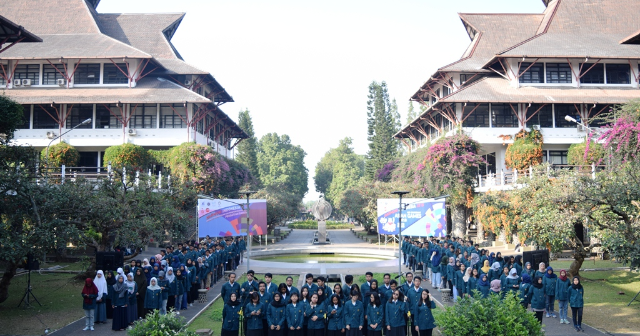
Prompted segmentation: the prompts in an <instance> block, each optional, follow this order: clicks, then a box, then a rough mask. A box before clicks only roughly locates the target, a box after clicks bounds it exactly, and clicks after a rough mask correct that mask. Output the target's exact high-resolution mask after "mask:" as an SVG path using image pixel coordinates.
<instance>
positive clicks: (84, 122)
mask: <svg viewBox="0 0 640 336" xmlns="http://www.w3.org/2000/svg"><path fill="white" fill-rule="evenodd" d="M90 122H91V118H89V119H87V120H85V121H83V122H81V123H79V124H77V125H75V126H73V127H72V128H71V129H70V130H68V131H66V132H64V133H62V134H60V135H58V136H57V137H55V138H53V139H51V141H49V144H48V145H47V151H46V155H45V157H46V158H47V165H48V164H49V147H50V146H51V144H52V143H53V142H54V141H56V140H57V139H60V138H61V137H62V136H63V135H65V134H67V133H69V132H71V131H73V130H74V129H76V128H78V127H80V126H84V125H86V124H88V123H90Z"/></svg>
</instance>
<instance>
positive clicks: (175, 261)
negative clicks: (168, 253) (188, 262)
mask: <svg viewBox="0 0 640 336" xmlns="http://www.w3.org/2000/svg"><path fill="white" fill-rule="evenodd" d="M171 267H173V269H174V270H176V271H177V270H178V269H179V268H180V258H178V256H173V259H172V261H171Z"/></svg>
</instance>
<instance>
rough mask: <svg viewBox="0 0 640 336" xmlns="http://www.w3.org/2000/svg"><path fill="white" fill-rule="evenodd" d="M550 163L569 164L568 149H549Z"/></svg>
mask: <svg viewBox="0 0 640 336" xmlns="http://www.w3.org/2000/svg"><path fill="white" fill-rule="evenodd" d="M549 163H550V164H554V165H566V164H567V151H552V150H550V151H549Z"/></svg>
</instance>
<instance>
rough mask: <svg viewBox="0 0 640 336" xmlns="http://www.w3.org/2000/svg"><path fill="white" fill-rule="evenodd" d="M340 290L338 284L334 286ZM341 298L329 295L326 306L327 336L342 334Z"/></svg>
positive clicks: (340, 335)
mask: <svg viewBox="0 0 640 336" xmlns="http://www.w3.org/2000/svg"><path fill="white" fill-rule="evenodd" d="M336 286H337V288H340V284H336ZM343 307H344V306H343V304H342V296H341V295H340V294H335V292H334V294H333V295H331V297H330V298H329V304H328V305H327V336H342V335H343V333H344V313H343Z"/></svg>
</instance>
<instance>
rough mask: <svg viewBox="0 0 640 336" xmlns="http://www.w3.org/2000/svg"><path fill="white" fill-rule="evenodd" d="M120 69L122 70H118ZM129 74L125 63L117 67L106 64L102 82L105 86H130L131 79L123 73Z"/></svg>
mask: <svg viewBox="0 0 640 336" xmlns="http://www.w3.org/2000/svg"><path fill="white" fill-rule="evenodd" d="M118 67H119V68H120V69H118ZM120 70H122V71H124V72H127V65H126V64H124V63H119V64H118V66H117V67H116V66H115V65H114V64H108V63H105V64H104V78H103V80H102V83H103V84H128V83H129V78H127V76H125V75H124V73H122V71H120Z"/></svg>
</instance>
